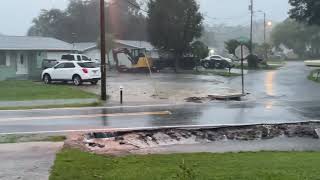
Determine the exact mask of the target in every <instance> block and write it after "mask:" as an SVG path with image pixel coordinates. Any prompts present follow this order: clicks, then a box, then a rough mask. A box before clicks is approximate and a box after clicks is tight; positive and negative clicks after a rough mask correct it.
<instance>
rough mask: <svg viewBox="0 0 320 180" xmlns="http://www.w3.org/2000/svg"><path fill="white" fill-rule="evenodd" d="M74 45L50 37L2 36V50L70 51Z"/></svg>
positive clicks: (0, 45) (0, 47)
mask: <svg viewBox="0 0 320 180" xmlns="http://www.w3.org/2000/svg"><path fill="white" fill-rule="evenodd" d="M72 49H73V46H72V44H69V43H66V42H64V41H61V40H58V39H55V38H50V37H36V36H0V50H48V51H57V50H63V51H69V50H72Z"/></svg>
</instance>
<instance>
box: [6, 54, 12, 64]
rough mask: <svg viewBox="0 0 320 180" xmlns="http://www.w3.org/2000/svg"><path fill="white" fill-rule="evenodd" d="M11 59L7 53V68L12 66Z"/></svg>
mask: <svg viewBox="0 0 320 180" xmlns="http://www.w3.org/2000/svg"><path fill="white" fill-rule="evenodd" d="M10 61H11V59H10V53H9V52H6V66H10V65H11V62H10Z"/></svg>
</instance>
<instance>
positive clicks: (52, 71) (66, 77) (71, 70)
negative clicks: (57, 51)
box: [41, 61, 101, 86]
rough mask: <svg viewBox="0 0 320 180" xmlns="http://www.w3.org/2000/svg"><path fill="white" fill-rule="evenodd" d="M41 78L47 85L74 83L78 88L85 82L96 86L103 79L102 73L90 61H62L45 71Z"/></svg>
mask: <svg viewBox="0 0 320 180" xmlns="http://www.w3.org/2000/svg"><path fill="white" fill-rule="evenodd" d="M41 77H42V80H43V81H44V83H45V84H50V83H51V82H53V81H62V82H68V81H72V82H73V84H74V85H76V86H79V85H81V84H82V83H83V82H91V84H94V85H95V84H97V83H98V81H99V80H100V79H101V71H100V68H99V67H98V66H97V64H96V63H94V62H90V61H81V62H79V61H60V62H59V63H58V64H57V65H55V66H54V67H52V68H48V69H45V70H44V71H43V72H42V75H41Z"/></svg>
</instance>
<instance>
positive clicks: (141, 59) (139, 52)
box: [112, 48, 154, 72]
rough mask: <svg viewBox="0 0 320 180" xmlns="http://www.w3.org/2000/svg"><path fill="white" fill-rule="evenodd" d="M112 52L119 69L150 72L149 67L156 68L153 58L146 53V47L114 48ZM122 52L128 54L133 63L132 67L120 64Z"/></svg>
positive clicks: (121, 70) (122, 70)
mask: <svg viewBox="0 0 320 180" xmlns="http://www.w3.org/2000/svg"><path fill="white" fill-rule="evenodd" d="M112 52H113V58H114V60H115V61H116V65H117V68H118V71H120V72H148V71H149V69H150V70H152V69H154V68H153V63H152V60H151V58H150V57H147V55H146V49H142V48H137V49H131V50H129V49H127V48H121V49H114V50H113V51H112ZM121 53H122V54H125V55H127V57H128V59H129V60H130V61H131V64H132V67H131V68H128V67H124V66H119V59H118V54H121Z"/></svg>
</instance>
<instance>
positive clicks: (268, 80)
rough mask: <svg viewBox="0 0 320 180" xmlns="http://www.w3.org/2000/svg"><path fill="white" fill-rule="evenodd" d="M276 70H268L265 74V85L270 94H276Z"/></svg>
mask: <svg viewBox="0 0 320 180" xmlns="http://www.w3.org/2000/svg"><path fill="white" fill-rule="evenodd" d="M275 75H276V71H270V72H267V74H266V76H265V81H264V86H265V90H266V93H267V95H268V96H275V92H274V78H275Z"/></svg>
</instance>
